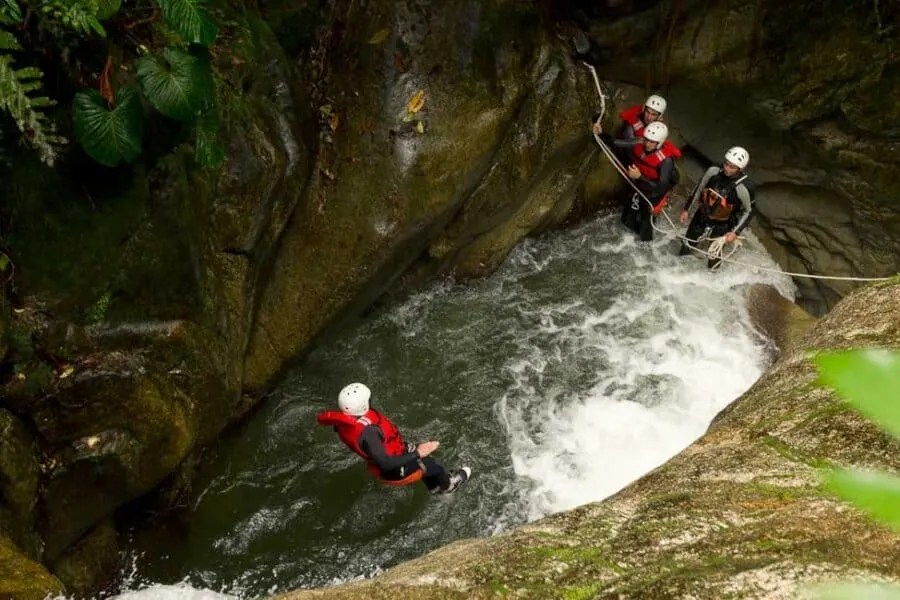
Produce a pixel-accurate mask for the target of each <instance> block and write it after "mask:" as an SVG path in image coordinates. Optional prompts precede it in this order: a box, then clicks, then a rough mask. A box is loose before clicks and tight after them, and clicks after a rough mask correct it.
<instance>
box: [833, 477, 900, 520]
mask: <svg viewBox="0 0 900 600" xmlns="http://www.w3.org/2000/svg"><path fill="white" fill-rule="evenodd" d="M827 485H828V488H829V489H830V490H832V491H833V492H834V493H836V494H837V495H838V496H840V497H842V498H844V499H845V500H849V501H850V502H852V503H853V504H854V505H856V506H857V507H859V508H861V509H862V510H864V511H866V512H867V513H869V514H870V515H872V516H873V517H875V518H876V519H877V520H878V521H879V522H881V523H884V524H885V525H888V526H889V527H892V528H893V529H894V530H896V531H900V477H897V476H895V475H889V474H887V473H873V472H866V471H835V472H833V473H830V474H829V476H828V480H827Z"/></svg>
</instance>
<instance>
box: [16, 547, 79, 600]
mask: <svg viewBox="0 0 900 600" xmlns="http://www.w3.org/2000/svg"><path fill="white" fill-rule="evenodd" d="M64 591H65V590H64V588H63V585H62V583H60V581H59V580H58V579H56V578H55V577H53V576H52V575H51V574H50V573H48V572H47V570H46V569H44V568H43V567H42V566H41V565H40V564H38V563H36V562H34V561H33V560H31V559H30V558H28V557H27V556H25V555H24V554H22V553H21V552H20V551H19V550H18V549H17V548H16V547H15V546H14V545H13V543H12V542H11V541H10V540H9V539H8V538H6V537H4V536H0V597H2V598H5V599H8V600H45V599H46V597H47V596H48V595H59V594H62V593H63V592H64Z"/></svg>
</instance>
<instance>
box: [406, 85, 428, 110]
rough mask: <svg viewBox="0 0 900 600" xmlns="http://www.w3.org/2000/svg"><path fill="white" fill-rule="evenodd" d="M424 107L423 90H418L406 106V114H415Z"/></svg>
mask: <svg viewBox="0 0 900 600" xmlns="http://www.w3.org/2000/svg"><path fill="white" fill-rule="evenodd" d="M423 106H425V90H419V91H418V92H416V93H415V95H414V96H413V97H412V98H410V99H409V102H407V104H406V112H408V113H410V114H415V113H417V112H419V111H420V110H422V107H423Z"/></svg>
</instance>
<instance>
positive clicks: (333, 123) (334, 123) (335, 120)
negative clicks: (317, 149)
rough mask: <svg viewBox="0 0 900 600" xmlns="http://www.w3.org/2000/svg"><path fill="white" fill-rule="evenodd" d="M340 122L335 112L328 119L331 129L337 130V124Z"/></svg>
mask: <svg viewBox="0 0 900 600" xmlns="http://www.w3.org/2000/svg"><path fill="white" fill-rule="evenodd" d="M340 122H341V118H340V116H338V114H337V113H334V114H333V115H331V121H329V125H331V130H332V131H337V128H338V124H339V123H340Z"/></svg>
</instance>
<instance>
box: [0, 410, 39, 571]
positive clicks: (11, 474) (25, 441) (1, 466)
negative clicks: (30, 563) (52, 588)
mask: <svg viewBox="0 0 900 600" xmlns="http://www.w3.org/2000/svg"><path fill="white" fill-rule="evenodd" d="M37 450H38V448H37V445H36V444H35V442H34V440H33V439H32V437H31V434H30V433H29V432H28V430H27V429H26V427H25V425H24V424H23V423H22V422H21V421H20V420H19V419H18V418H17V417H16V416H15V415H13V414H12V413H10V412H9V411H7V410H4V409H0V529H2V530H3V531H4V532H5V534H6V535H7V536H9V537H10V538H12V539H13V540H15V542H16V543H17V544H18V545H19V547H20V548H22V549H23V550H24V551H25V553H26V554H28V555H29V556H30V557H32V558H34V559H38V558H39V557H40V544H39V540H38V539H37V537H36V535H35V533H34V531H33V530H34V522H35V514H34V509H35V504H36V502H37V492H38V483H39V475H40V471H39V469H40V465H39V463H38V459H37Z"/></svg>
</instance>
